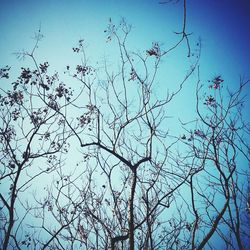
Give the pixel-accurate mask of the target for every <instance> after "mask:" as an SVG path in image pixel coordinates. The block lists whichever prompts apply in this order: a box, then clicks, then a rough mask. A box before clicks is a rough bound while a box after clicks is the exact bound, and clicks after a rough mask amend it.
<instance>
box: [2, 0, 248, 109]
mask: <svg viewBox="0 0 250 250" xmlns="http://www.w3.org/2000/svg"><path fill="white" fill-rule="evenodd" d="M158 2H159V1H157V0H137V1H132V0H126V1H120V0H104V1H100V0H91V1H87V0H74V1H66V0H62V1H58V0H53V1H52V0H51V1H49V0H47V1H34V0H25V1H18V0H13V1H7V0H2V1H1V9H0V23H1V36H0V55H1V57H0V65H1V66H4V65H7V64H8V65H11V66H14V65H17V67H19V68H20V67H21V66H22V63H23V62H21V63H20V62H18V61H17V60H16V57H15V55H13V54H12V53H13V52H16V51H19V50H22V49H25V50H30V49H31V48H32V46H33V45H34V40H32V39H31V37H32V36H33V35H34V33H35V32H36V31H37V30H38V28H39V26H40V25H41V29H42V33H43V34H44V36H45V37H44V39H43V41H42V43H41V44H40V46H39V50H38V51H37V56H38V59H39V60H40V61H41V62H42V61H46V60H48V61H49V63H50V65H51V66H52V67H53V68H54V69H55V70H58V71H59V72H63V70H64V69H65V68H64V67H65V66H66V65H67V64H70V63H72V62H73V61H72V60H74V59H73V56H72V50H71V48H72V47H73V46H74V45H75V44H76V43H77V41H78V40H79V39H81V38H84V39H85V41H86V43H87V44H88V54H89V55H90V56H89V58H90V59H91V60H92V63H93V62H95V61H97V60H101V59H103V57H104V56H105V57H108V58H109V57H112V56H113V55H112V49H111V50H110V46H109V45H107V44H106V43H105V34H104V32H103V31H104V29H105V28H106V25H107V23H108V20H109V18H110V17H111V18H112V20H113V21H114V23H115V22H119V20H120V19H121V18H122V17H125V18H126V20H127V21H128V23H130V24H132V26H133V29H132V32H131V35H130V38H129V42H130V45H131V46H130V48H131V49H133V50H139V49H140V50H143V49H144V50H145V49H147V48H149V47H150V46H151V43H152V42H153V41H159V42H160V43H162V44H163V47H164V48H168V47H169V46H171V45H172V44H173V43H174V42H175V41H176V40H177V39H178V37H177V36H176V35H174V34H173V32H174V31H180V29H181V24H182V1H180V2H179V3H178V4H174V3H170V4H165V5H161V4H158ZM174 2H175V1H174ZM249 23H250V3H249V1H247V0H239V1H237V2H236V1H233V0H219V1H218V0H209V1H205V0H203V1H199V0H193V1H187V31H188V32H190V33H191V32H192V36H191V37H190V39H191V41H192V44H195V42H196V41H197V40H198V38H201V41H202V57H201V61H200V69H201V79H202V80H204V81H205V80H208V79H210V78H211V77H213V76H214V75H216V74H222V76H223V77H224V78H225V82H227V84H228V85H229V86H230V87H232V88H233V86H234V84H236V85H237V84H238V79H239V76H240V75H244V76H246V77H248V76H249V75H250V73H249V72H250V49H249V48H248V47H249V40H250V29H249V27H248V24H249ZM180 53H181V54H182V55H181V56H183V57H184V55H185V49H183V51H182V50H180ZM181 56H178V57H176V56H175V54H174V53H173V54H170V55H169V56H168V57H167V59H166V63H168V65H169V66H168V69H169V72H170V73H171V77H173V79H175V77H177V78H178V75H179V72H180V69H182V71H183V72H184V71H185V70H186V68H185V65H186V61H185V63H183V61H182V60H183V59H182V57H181ZM185 60H186V59H185ZM6 87H7V86H6ZM184 91H185V90H184ZM186 91H187V92H188V90H187V89H186ZM189 94H190V93H189ZM189 94H188V93H187V95H189ZM182 100H183V99H182ZM179 105H181V103H179Z"/></svg>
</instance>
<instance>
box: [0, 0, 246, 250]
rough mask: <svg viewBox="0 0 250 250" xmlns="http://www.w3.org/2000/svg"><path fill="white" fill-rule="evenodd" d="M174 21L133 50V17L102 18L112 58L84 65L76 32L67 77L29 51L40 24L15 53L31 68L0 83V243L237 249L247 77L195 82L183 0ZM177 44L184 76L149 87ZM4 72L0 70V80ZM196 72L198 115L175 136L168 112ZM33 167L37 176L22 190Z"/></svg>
mask: <svg viewBox="0 0 250 250" xmlns="http://www.w3.org/2000/svg"><path fill="white" fill-rule="evenodd" d="M181 30H182V31H181V32H177V33H176V34H177V35H179V36H180V39H179V40H178V41H177V42H176V43H175V44H173V45H172V46H171V47H170V48H167V49H164V47H163V46H161V45H160V43H159V42H153V43H152V46H151V47H148V48H144V49H142V50H141V51H133V50H132V49H131V48H130V47H129V45H128V37H129V33H130V31H131V26H130V25H128V24H127V22H126V21H125V20H121V22H120V23H119V24H118V25H116V24H114V23H113V22H112V20H111V19H110V20H109V23H108V27H107V29H106V30H105V34H106V36H107V37H106V38H107V42H108V43H110V46H112V48H113V49H114V50H116V51H118V56H117V58H114V61H115V62H117V61H118V63H117V64H115V63H114V62H110V61H109V60H108V59H106V60H104V62H103V63H99V64H98V66H96V65H92V64H91V63H90V61H89V60H88V51H87V49H86V47H85V41H84V40H83V39H81V40H80V41H79V42H78V44H77V46H75V47H73V52H74V53H76V54H77V55H78V56H79V57H80V58H79V61H80V63H79V64H78V65H75V66H72V65H67V66H66V70H65V76H64V77H63V79H70V81H71V82H72V84H71V85H68V84H64V83H63V82H62V81H61V80H60V77H59V74H58V73H53V74H51V73H50V67H49V64H48V62H45V63H41V64H40V63H39V62H38V59H37V58H36V57H35V52H36V49H37V44H38V43H39V42H40V38H41V33H40V31H39V32H38V34H37V36H36V44H35V47H34V49H33V50H32V51H31V52H22V53H19V54H17V56H19V57H25V58H28V59H30V60H31V61H32V66H30V68H22V69H21V73H20V76H19V77H18V79H17V81H15V82H14V83H13V86H12V89H11V90H5V89H3V88H2V89H1V97H0V102H1V137H0V140H1V153H2V157H1V165H2V166H3V167H2V168H1V172H0V174H1V176H0V178H1V185H3V186H4V187H7V188H8V190H7V191H4V192H3V191H1V194H0V199H1V210H0V213H1V220H2V221H3V223H2V224H1V228H0V230H1V238H0V242H1V244H2V245H3V249H8V248H10V247H12V248H13V249H21V247H22V246H23V245H26V246H27V247H28V248H30V249H81V248H83V249H131V250H132V249H203V248H204V246H208V247H210V248H213V247H214V245H213V241H212V240H211V239H212V237H218V238H220V240H221V242H224V244H225V246H226V247H227V249H245V248H246V240H247V239H249V235H248V234H247V230H246V228H247V219H248V220H249V218H248V217H247V216H248V214H247V213H246V208H247V204H249V203H248V202H249V197H248V196H247V187H246V185H245V183H244V176H245V177H246V176H247V174H248V172H247V168H244V167H242V166H241V165H242V164H249V144H248V141H247V139H248V138H249V131H250V130H249V124H247V123H246V122H245V117H244V116H243V114H244V113H243V111H242V110H243V108H244V105H243V104H244V99H243V98H242V94H243V89H244V88H245V87H246V86H247V84H248V82H249V81H248V80H244V79H240V86H239V89H238V90H234V91H233V92H232V91H229V90H228V91H224V89H225V87H224V88H223V86H225V84H224V83H223V78H222V77H221V76H216V77H215V78H214V79H212V80H211V82H209V83H208V84H204V83H202V82H201V80H200V76H199V67H198V63H199V58H200V41H199V42H198V43H197V44H196V46H195V49H192V46H190V42H189V35H190V34H188V33H187V31H186V1H183V26H182V29H181ZM183 42H184V43H185V44H186V48H187V53H186V54H185V55H183V58H182V60H185V59H187V62H188V67H187V70H186V73H185V74H184V75H183V77H182V79H181V81H180V82H178V83H175V84H172V85H170V84H168V82H167V79H166V89H165V90H164V91H165V92H164V91H163V90H162V89H161V90H160V91H158V89H157V82H158V80H159V79H160V78H159V76H158V74H159V70H160V68H161V67H163V66H162V62H163V59H165V58H166V55H169V54H170V53H174V52H175V51H176V50H178V49H179V46H180V45H181V44H183ZM191 51H192V53H191ZM193 51H194V52H193ZM192 55H193V57H192V58H193V59H192V60H190V57H191V56H192ZM190 61H191V62H192V63H190ZM10 70H11V69H10V67H8V66H7V67H5V68H2V69H1V70H0V76H1V78H2V80H5V79H4V78H7V79H8V78H9V71H10ZM195 74H197V75H198V80H197V87H196V111H195V114H196V116H197V117H195V118H196V119H195V121H194V122H184V121H182V126H183V129H184V131H185V132H184V134H183V135H181V136H179V131H178V135H176V133H175V134H174V131H171V130H170V128H169V121H170V117H169V116H168V110H169V109H170V107H171V106H170V105H171V103H173V102H174V101H175V98H176V97H177V96H178V95H181V91H182V89H183V87H184V85H185V84H187V82H188V81H189V80H190V78H191V76H194V75H195ZM169 81H172V79H169ZM65 82H66V80H65ZM204 88H207V90H206V93H205V94H201V92H202V91H203V89H204ZM194 123H195V124H194ZM70 145H71V147H70ZM76 151H77V152H76ZM78 156H80V158H79V159H76V161H77V163H76V162H75V161H74V158H77V157H78ZM43 175H46V179H47V180H48V181H47V183H46V185H43V184H42V185H41V186H39V185H38V189H37V190H36V192H34V193H33V194H27V192H28V191H29V190H32V187H33V186H36V180H37V181H38V180H44V179H43V178H41V176H43ZM44 186H45V187H44ZM41 187H42V189H43V191H41V190H39V188H41ZM1 190H2V189H1Z"/></svg>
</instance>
